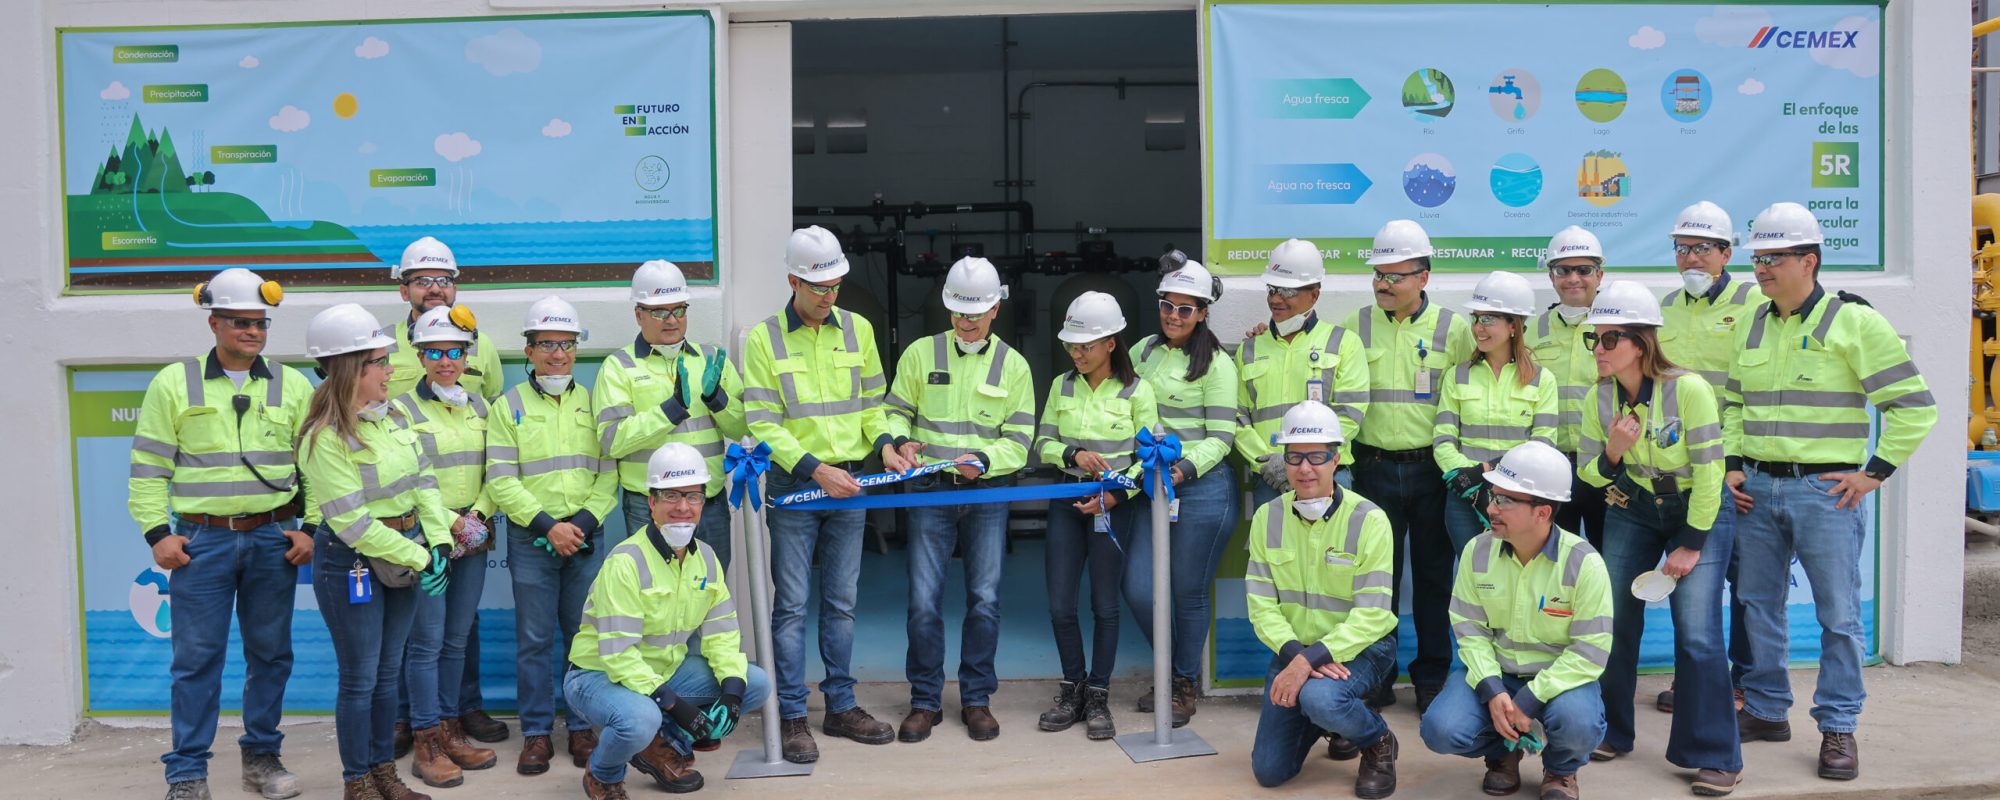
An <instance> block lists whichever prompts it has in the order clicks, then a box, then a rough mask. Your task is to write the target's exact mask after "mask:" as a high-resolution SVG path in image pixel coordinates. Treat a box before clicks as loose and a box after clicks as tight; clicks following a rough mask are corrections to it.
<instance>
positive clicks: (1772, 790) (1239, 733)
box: [0, 654, 2000, 800]
mask: <svg viewBox="0 0 2000 800" xmlns="http://www.w3.org/2000/svg"><path fill="white" fill-rule="evenodd" d="M1969 657H1971V656H1970V654H1969ZM1813 677H1814V673H1812V672H1810V671H1801V672H1796V673H1794V674H1793V684H1794V686H1795V687H1798V688H1797V691H1798V693H1799V694H1801V695H1804V696H1810V693H1811V688H1810V687H1811V685H1812V681H1813ZM1665 681H1666V679H1665V678H1664V677H1647V678H1642V679H1641V681H1640V690H1641V696H1643V697H1647V698H1650V697H1652V695H1653V694H1654V693H1655V692H1657V691H1658V690H1660V689H1661V688H1664V686H1665ZM1867 681H1868V689H1869V694H1870V696H1869V702H1868V713H1867V716H1866V717H1865V718H1864V723H1863V728H1862V731H1861V734H1860V741H1861V752H1862V777H1861V778H1860V779H1859V780H1856V781H1852V782H1845V783H1842V782H1834V781H1825V780H1821V779H1819V778H1818V777H1815V776H1814V774H1813V767H1814V764H1815V758H1816V757H1817V754H1818V747H1819V737H1818V736H1815V735H1812V733H1811V732H1812V731H1813V723H1812V720H1811V718H1810V717H1809V716H1808V715H1807V713H1806V711H1807V709H1806V708H1804V707H1800V708H1797V709H1795V710H1794V713H1793V716H1792V727H1793V730H1794V731H1795V735H1794V737H1793V739H1792V741H1791V742H1788V743H1784V744H1773V743H1769V742H1758V743H1754V744H1751V745H1749V746H1747V747H1746V748H1745V752H1744V756H1745V760H1746V762H1747V766H1746V771H1745V776H1744V783H1743V785H1742V787H1741V788H1740V789H1739V790H1738V791H1737V793H1736V796H1738V797H1791V798H1798V797H1826V798H1833V797H1857V798H1858V797H1870V798H1874V797H1924V798H1960V797H1963V798H1991V797H2000V762H1996V761H1994V760H1993V759H1992V758H1991V752H1992V750H1991V746H1992V737H1993V734H1994V733H1995V731H2000V726H1996V724H1995V723H1994V720H1995V719H1996V718H2000V674H1995V673H1994V671H1992V670H1987V669H1972V668H1967V667H1945V666H1938V665H1921V666H1917V667H1910V668H1895V667H1878V668H1873V669H1870V670H1868V674H1867ZM1141 688H1142V687H1141V686H1137V685H1127V686H1119V687H1116V689H1117V690H1118V691H1117V692H1116V693H1115V696H1114V699H1115V706H1114V713H1115V715H1116V718H1117V720H1118V723H1119V725H1120V730H1121V731H1123V732H1132V731H1139V730H1150V729H1151V721H1150V716H1149V715H1141V714H1139V713H1137V712H1135V711H1130V710H1129V709H1131V707H1132V706H1131V703H1132V701H1133V697H1134V695H1135V694H1136V692H1138V691H1139V690H1140V689H1141ZM905 691H906V689H905V688H904V687H903V686H901V685H898V684H887V683H882V684H864V685H863V686H862V691H861V697H862V701H863V703H864V706H865V707H867V708H870V709H872V710H873V711H874V713H876V714H877V715H879V716H882V717H884V718H888V719H890V721H891V722H892V723H893V722H896V721H900V719H901V716H902V714H903V712H904V711H906V710H907V706H905V705H904V702H905V695H904V692H905ZM1051 694H1052V684H1049V683H1045V682H1037V681H1027V682H1018V683H1016V682H1010V683H1006V684H1003V685H1002V688H1001V691H1000V693H999V694H998V695H996V696H995V710H996V713H997V714H998V716H999V717H1000V721H1001V725H1002V734H1001V736H1000V738H999V739H997V740H994V741H991V742H983V743H982V742H973V741H971V740H969V739H966V738H965V737H964V736H963V734H962V731H963V728H962V727H961V726H959V724H958V722H957V719H956V716H955V715H956V712H957V709H956V708H955V707H949V706H948V707H947V708H946V713H947V715H948V716H947V720H946V722H945V724H944V725H943V726H942V727H941V728H939V730H938V732H937V733H935V734H933V736H932V738H931V740H930V741H928V742H924V743H921V744H915V745H905V744H891V745H887V746H881V747H869V746H865V745H859V744H854V743H852V742H847V741H844V740H843V741H832V740H828V739H827V738H826V737H824V736H821V737H820V739H819V741H820V748H821V760H820V762H819V764H818V765H817V768H816V770H815V771H814V773H813V774H812V775H811V776H810V777H805V778H773V779H764V780H754V781H729V780H724V779H723V775H724V774H726V773H727V772H728V765H729V763H730V762H731V761H732V760H733V759H734V758H735V755H736V752H737V751H738V750H740V749H742V748H743V747H755V746H757V744H756V743H757V742H758V741H759V738H758V737H759V730H758V728H759V726H758V725H757V719H758V718H757V717H755V716H753V717H752V718H751V719H748V720H745V724H744V726H743V729H742V730H740V731H739V732H738V733H737V734H736V735H735V736H733V737H731V740H730V741H729V743H728V744H726V745H725V746H724V748H723V749H722V750H721V751H718V752H716V753H713V754H705V755H703V756H702V759H701V761H700V763H698V764H697V767H698V768H700V769H702V771H703V772H704V773H706V775H707V778H708V786H707V787H706V788H705V789H704V790H703V791H702V794H704V795H714V794H723V793H727V794H729V795H731V796H737V797H773V798H778V797H783V798H795V797H874V798H885V799H886V798H899V797H906V796H921V797H926V798H937V797H977V798H990V797H994V796H1023V795H1028V794H1030V793H1033V794H1039V795H1050V794H1055V795H1057V796H1060V797H1062V798H1063V800H1072V799H1074V798H1097V797H1106V798H1109V797H1132V796H1139V795H1145V796H1150V797H1199V798H1220V797H1295V796H1296V797H1307V796H1311V797H1350V796H1352V794H1351V790H1352V785H1353V778H1354V762H1346V763H1335V762H1331V761H1327V760H1325V759H1324V758H1322V757H1320V756H1318V755H1315V756H1314V757H1313V758H1312V759H1311V760H1310V761H1309V762H1308V763H1307V764H1306V769H1305V771H1304V772H1303V773H1301V774H1300V776H1299V777H1298V778H1297V779H1295V780H1294V781H1293V782H1292V783H1290V784H1287V785H1286V786H1284V787H1282V788H1280V789H1276V790H1264V789H1260V788H1259V787H1257V785H1256V784H1255V783H1254V782H1253V781H1252V780H1251V777H1250V766H1249V752H1250V739H1251V733H1252V730H1253V728H1254V726H1255V723H1256V713H1257V707H1256V705H1255V702H1254V700H1255V699H1254V698H1249V697H1228V698H1210V699H1207V700H1204V701H1203V703H1202V705H1201V711H1200V714H1199V715H1198V716H1196V717H1195V721H1194V725H1193V728H1194V729H1195V730H1196V731H1198V732H1199V733H1200V734H1201V735H1202V736H1203V737H1204V738H1206V739H1207V740H1208V741H1209V743H1210V744H1212V745H1214V746H1215V747H1216V749H1217V750H1218V751H1220V755H1217V756H1210V757H1205V758H1190V759H1181V760H1175V761H1166V762H1157V763H1153V764H1145V765H1135V764H1132V763H1131V762H1130V761H1129V760H1128V759H1127V758H1126V757H1125V755H1124V753H1123V752H1122V751H1121V750H1119V748H1118V747H1117V745H1115V744H1113V743H1111V742H1090V741H1088V740H1086V739H1085V738H1084V737H1083V733H1082V729H1081V726H1079V727H1078V728H1074V729H1072V730H1070V731H1066V732H1064V733H1058V734H1049V733H1042V732H1040V731H1038V730H1035V728H1034V719H1035V717H1036V715H1037V714H1039V713H1040V711H1041V709H1042V708H1043V707H1044V706H1045V705H1046V703H1047V700H1048V697H1049V696H1050V695H1051ZM952 696H953V690H951V689H950V688H947V690H946V697H947V698H951V697H952ZM1400 698H1401V702H1400V703H1399V704H1398V705H1396V706H1394V707H1392V708H1391V709H1388V714H1389V722H1390V725H1391V727H1392V728H1393V729H1395V730H1396V732H1397V734H1398V736H1399V737H1400V738H1401V740H1402V753H1403V757H1402V760H1401V762H1400V773H1401V775H1400V779H1401V785H1400V787H1399V790H1398V792H1397V794H1396V796H1397V797H1399V798H1462V797H1481V796H1483V795H1480V794H1479V790H1478V782H1479V776H1480V772H1481V770H1480V766H1479V764H1478V762H1476V761H1472V760H1469V759H1458V758H1446V757H1443V756H1437V755H1434V754H1432V753H1430V752H1428V751H1426V750H1425V749H1424V747H1423V744H1422V742H1421V741H1420V740H1419V739H1418V738H1417V718H1416V714H1415V711H1414V709H1413V708H1412V706H1411V705H1410V702H1411V701H1410V695H1409V691H1408V689H1407V688H1406V689H1404V690H1403V691H1402V692H1400ZM818 718H819V714H818V711H817V710H815V712H814V715H813V719H814V721H815V724H817V721H818ZM1668 719H1669V717H1668V716H1667V715H1665V714H1660V713H1657V712H1655V711H1652V710H1651V709H1650V706H1647V707H1646V708H1642V709H1641V711H1640V714H1639V720H1640V724H1641V726H1642V727H1641V730H1640V741H1639V749H1638V752H1636V753H1634V754H1632V755H1631V756H1628V757H1626V758H1623V759H1620V760H1618V761H1614V762H1611V763H1609V764H1594V765H1592V766H1589V767H1587V768H1585V769H1584V771H1583V773H1582V776H1581V777H1582V787H1583V790H1584V792H1585V793H1586V796H1595V797H1617V798H1621V800H1625V799H1628V798H1629V799H1632V800H1636V799H1638V798H1672V797H1687V796H1691V795H1689V792H1688V789H1687V784H1686V781H1687V777H1688V774H1687V773H1685V772H1683V771H1681V770H1678V769H1676V768H1674V767H1672V766H1671V765H1668V764H1667V763H1666V762H1665V761H1664V760H1663V759H1662V757H1661V750H1662V748H1663V747H1664V743H1665V738H1666V731H1667V722H1668ZM133 724H134V723H132V722H125V721H107V722H89V723H86V724H85V726H84V729H83V731H81V733H80V735H79V737H78V739H77V740H76V741H75V742H74V743H72V744H70V745H67V746H63V747H48V748H41V747H6V748H0V787H6V788H0V796H5V797H24V798H26V797H33V798H109V797H117V798H138V797H157V796H160V795H161V794H163V786H162V785H161V783H160V780H161V777H160V765H159V762H158V760H157V756H158V754H159V753H160V752H161V751H162V750H164V749H165V748H166V746H167V741H168V736H167V732H166V731H165V730H164V729H163V728H162V727H161V722H160V721H158V720H151V721H139V722H138V723H137V724H138V725H140V727H133ZM227 725H228V721H227V720H226V721H225V727H224V729H223V732H222V738H223V741H222V742H221V743H219V745H218V747H217V754H216V758H215V760H214V761H213V762H212V764H213V766H214V770H213V774H212V776H211V778H212V781H213V782H212V784H211V786H212V788H213V790H214V793H215V796H216V797H218V798H224V799H225V800H226V799H228V798H239V797H240V798H252V797H254V796H255V795H251V794H248V793H245V792H242V791H241V790H240V789H238V788H237V784H236V781H237V778H238V776H239V774H240V773H239V772H238V767H237V758H238V757H237V752H236V747H235V743H234V741H233V737H234V736H235V734H234V733H233V732H232V731H231V730H230V729H229V727H227ZM286 731H287V734H288V738H287V740H286V743H285V759H286V763H287V764H288V765H289V766H290V767H291V768H292V769H293V770H294V771H296V772H297V773H299V775H300V776H301V778H302V780H303V781H304V783H305V789H306V793H305V794H304V795H303V796H304V797H308V798H333V797H338V796H339V792H340V787H339V782H338V780H337V779H338V775H339V767H338V760H337V756H336V753H335V750H334V740H333V725H332V723H331V722H330V721H329V720H327V719H325V718H304V719H300V720H298V721H296V722H294V723H291V724H288V725H287V726H286ZM516 734H517V735H516V736H515V737H514V738H512V739H510V740H509V741H507V742H504V743H501V744H500V745H498V747H497V749H499V751H500V754H501V759H502V760H501V764H500V766H499V767H497V768H495V769H493V770H489V771H484V772H477V773H471V774H470V775H469V776H468V778H467V780H466V782H465V784H464V785H463V786H461V787H458V788H455V789H443V790H430V791H431V793H432V794H433V796H434V797H436V798H439V800H448V799H449V798H454V797H456V798H472V797H481V798H489V797H490V798H566V797H578V796H581V788H580V780H581V773H580V771H579V770H577V769H576V768H574V767H571V766H570V765H569V764H568V762H567V760H566V759H564V758H563V756H562V753H561V743H560V742H558V746H557V750H558V758H559V760H558V761H557V763H556V766H555V767H554V768H553V769H551V771H550V772H549V773H548V774H546V775H541V776H537V777H532V778H529V777H522V776H519V775H516V774H514V773H513V771H512V761H513V758H514V756H515V755H516V754H517V753H518V752H519V747H520V738H519V736H518V729H516ZM1531 762H1532V760H1531ZM405 766H406V767H407V761H406V762H405ZM1523 773H1524V774H1523V777H1524V779H1525V780H1526V781H1527V782H1528V786H1527V789H1528V791H1524V792H1523V793H1522V794H1521V795H1517V796H1521V797H1532V796H1533V795H1532V791H1531V790H1532V789H1533V787H1534V785H1535V783H1534V782H1535V781H1537V780H1539V774H1540V773H1539V769H1538V767H1536V766H1531V765H1524V769H1523ZM632 777H633V778H634V780H633V781H632V782H631V783H629V784H628V785H629V786H630V788H631V789H632V793H633V796H634V797H648V796H661V793H660V792H659V791H658V790H657V788H656V787H654V786H653V785H652V784H651V783H650V782H644V776H641V775H639V774H638V773H637V772H636V771H635V772H633V773H632Z"/></svg>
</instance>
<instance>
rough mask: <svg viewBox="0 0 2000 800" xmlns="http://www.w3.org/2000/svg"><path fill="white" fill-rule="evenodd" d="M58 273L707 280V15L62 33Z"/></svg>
mask: <svg viewBox="0 0 2000 800" xmlns="http://www.w3.org/2000/svg"><path fill="white" fill-rule="evenodd" d="M57 38H58V42H57V50H58V54H59V56H58V57H59V59H60V61H59V65H58V70H57V72H58V81H59V87H58V89H59V91H58V96H59V102H60V104H61V118H62V134H61V142H62V169H63V173H62V182H63V183H62V185H63V194H64V198H63V201H64V202H63V211H64V233H63V243H64V262H63V266H64V269H65V271H66V276H67V283H66V285H67V290H68V291H69V292H70V293H73V294H80V293H135V292H154V291H159V292H165V291H174V292H186V291H189V290H190V288H191V287H192V286H193V285H194V284H195V283H196V282H197V281H199V280H201V279H202V278H204V277H206V276H207V275H208V274H210V273H213V272H215V271H217V270H220V269H224V268H228V267H238V266H240V267H248V268H250V269H252V270H255V271H257V272H258V273H260V274H261V275H263V276H264V277H266V278H269V279H273V280H277V281H280V282H282V283H283V284H285V286H286V287H288V288H306V289H312V288H353V287H368V286H382V285H387V284H389V282H390V281H389V277H388V267H389V265H391V264H393V263H394V262H395V261H396V260H397V259H398V257H399V256H400V255H401V253H402V250H403V247H404V246H405V245H407V244H408V243H409V242H410V241H412V240H414V239H416V238H418V237H420V236H424V235H431V236H436V237H437V238H439V239H441V240H443V241H444V242H445V243H446V244H447V245H450V246H451V248H452V250H453V251H454V253H455V254H456V255H457V257H458V262H459V265H460V266H461V268H462V269H463V270H464V272H463V274H462V275H461V276H460V280H462V281H464V282H465V283H466V284H468V285H471V286H508V285H513V286H520V285H534V284H558V285H564V286H579V285H592V284H604V285H608V284H614V283H622V282H624V281H627V280H629V279H630V277H631V273H632V269H633V268H634V267H635V266H636V265H637V264H639V263H640V262H642V261H645V260H648V259H655V258H664V259H668V260H671V261H674V262H676V263H678V264H680V266H681V268H682V269H683V270H684V271H685V272H686V273H687V274H688V277H689V278H691V279H694V280H696V281H700V282H713V281H714V280H715V279H716V277H717V265H716V236H715V218H716V188H715V147H716V142H715V136H716V131H715V125H716V120H715V107H714V94H715V64H714V47H713V41H714V20H713V19H712V18H711V17H710V16H709V14H708V13H707V12H700V11H676V12H650V13H637V14H575V15H563V16H525V17H490V18H481V19H445V20H407V21H359V22H325V23H297V24H272V25H224V26H203V27H156V28H75V29H66V30H60V31H58V32H57Z"/></svg>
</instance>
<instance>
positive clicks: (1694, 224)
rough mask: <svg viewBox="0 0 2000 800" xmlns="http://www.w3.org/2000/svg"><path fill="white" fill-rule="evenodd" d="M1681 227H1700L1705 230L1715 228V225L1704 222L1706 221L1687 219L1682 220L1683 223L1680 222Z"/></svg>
mask: <svg viewBox="0 0 2000 800" xmlns="http://www.w3.org/2000/svg"><path fill="white" fill-rule="evenodd" d="M1681 227H1683V228H1700V229H1702V230H1705V231H1712V230H1715V226H1714V225H1710V224H1708V223H1706V222H1695V221H1694V220H1688V221H1686V222H1683V223H1681Z"/></svg>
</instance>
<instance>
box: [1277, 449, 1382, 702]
mask: <svg viewBox="0 0 2000 800" xmlns="http://www.w3.org/2000/svg"><path fill="white" fill-rule="evenodd" d="M1334 492H1335V497H1334V505H1333V507H1332V508H1331V509H1328V510H1327V513H1326V516H1323V517H1321V518H1320V519H1319V520H1318V521H1316V522H1307V521H1306V520H1305V518H1304V517H1301V516H1299V515H1298V513H1297V512H1295V511H1293V510H1292V500H1293V499H1295V498H1296V497H1297V493H1296V492H1286V493H1284V494H1282V495H1279V496H1278V497H1277V498H1276V499H1274V500H1272V501H1271V502H1269V503H1265V504H1264V505H1263V506H1261V507H1259V508H1258V509H1257V513H1256V515H1255V516H1253V517H1252V518H1251V520H1250V563H1249V566H1248V567H1246V568H1245V571H1244V573H1243V588H1244V593H1245V595H1246V597H1245V600H1246V601H1247V602H1248V603H1249V605H1250V625H1251V627H1253V628H1255V629H1256V631H1257V638H1258V639H1259V640H1261V641H1263V642H1264V646H1266V647H1269V648H1271V651H1272V652H1274V653H1277V654H1278V655H1279V656H1281V657H1283V658H1285V659H1287V660H1289V659H1290V658H1291V657H1292V656H1295V655H1300V654H1304V655H1305V656H1306V659H1307V660H1308V661H1310V662H1312V665H1313V666H1315V667H1318V666H1323V665H1325V664H1327V663H1329V662H1335V661H1338V662H1343V663H1344V662H1348V661H1353V660H1354V658H1355V657H1356V656H1359V655H1361V651H1363V650H1366V649H1368V646H1369V645H1372V644H1374V643H1375V642H1376V641H1377V640H1380V639H1381V638H1382V637H1384V636H1387V635H1389V633H1390V632H1391V631H1394V630H1395V629H1396V609H1395V600H1394V592H1395V590H1396V578H1395V565H1394V561H1395V540H1394V536H1393V534H1392V533H1391V532H1390V530H1389V515H1388V514H1386V513H1383V511H1382V509H1380V508H1378V507H1376V505H1375V504H1374V503H1371V502H1369V501H1368V499H1367V498H1365V497H1362V496H1361V495H1358V494H1355V493H1354V492H1352V491H1348V490H1345V489H1338V488H1336V489H1335V490H1334Z"/></svg>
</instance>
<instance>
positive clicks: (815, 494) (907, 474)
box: [771, 461, 980, 507]
mask: <svg viewBox="0 0 2000 800" xmlns="http://www.w3.org/2000/svg"><path fill="white" fill-rule="evenodd" d="M959 466H961V465H960V464H959V463H958V462H955V461H938V462H935V463H930V464H925V465H923V466H921V467H913V468H911V469H906V470H903V471H901V472H882V473H877V474H874V475H864V476H861V477H859V478H855V479H854V482H855V483H858V484H861V488H863V489H866V488H868V487H870V486H887V485H889V484H892V483H902V482H903V481H907V480H909V479H911V478H917V477H922V476H924V475H930V474H934V473H938V472H943V471H945V470H948V469H955V468H957V467H959ZM972 466H973V467H974V468H975V469H978V468H980V467H979V465H978V464H977V463H974V464H972ZM825 497H827V493H826V490H825V489H804V490H801V491H796V492H793V493H791V494H788V495H785V496H784V497H778V498H774V499H772V500H771V505H772V506H785V507H791V506H795V505H798V504H800V503H806V502H811V501H813V500H819V499H822V498H825Z"/></svg>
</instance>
